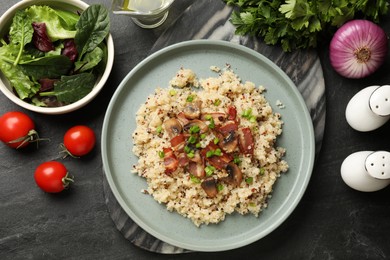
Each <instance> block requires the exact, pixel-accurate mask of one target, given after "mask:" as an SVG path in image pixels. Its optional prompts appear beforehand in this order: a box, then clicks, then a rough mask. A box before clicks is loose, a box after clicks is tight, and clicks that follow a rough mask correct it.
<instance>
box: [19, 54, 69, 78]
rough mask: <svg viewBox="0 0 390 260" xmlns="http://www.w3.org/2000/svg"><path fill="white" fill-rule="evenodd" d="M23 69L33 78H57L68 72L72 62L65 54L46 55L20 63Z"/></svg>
mask: <svg viewBox="0 0 390 260" xmlns="http://www.w3.org/2000/svg"><path fill="white" fill-rule="evenodd" d="M20 66H21V67H22V69H23V71H24V72H25V73H26V74H27V75H29V76H31V77H33V78H34V79H37V80H38V79H42V78H59V77H61V76H62V75H66V74H68V73H69V71H70V69H71V68H72V66H73V63H72V62H71V61H70V59H69V58H68V57H66V56H62V55H56V56H47V57H42V58H38V59H35V60H31V61H28V62H24V63H23V64H20Z"/></svg>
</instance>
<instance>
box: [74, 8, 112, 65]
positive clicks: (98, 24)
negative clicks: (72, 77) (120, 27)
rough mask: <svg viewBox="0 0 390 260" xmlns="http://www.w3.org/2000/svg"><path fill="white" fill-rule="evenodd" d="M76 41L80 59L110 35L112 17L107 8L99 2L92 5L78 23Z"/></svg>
mask: <svg viewBox="0 0 390 260" xmlns="http://www.w3.org/2000/svg"><path fill="white" fill-rule="evenodd" d="M76 29H77V32H76V36H75V43H76V46H77V51H78V53H79V58H78V60H79V61H80V60H81V59H82V58H83V56H84V54H85V53H87V52H90V51H92V50H93V49H95V48H96V47H97V46H98V45H99V44H100V43H101V42H102V41H103V40H104V38H105V37H106V36H107V35H108V32H109V29H110V19H109V16H108V11H107V9H106V8H105V7H104V6H102V5H99V4H95V5H90V6H89V7H88V8H87V9H86V10H85V11H84V12H83V13H82V14H81V16H80V19H79V21H78V22H77V24H76Z"/></svg>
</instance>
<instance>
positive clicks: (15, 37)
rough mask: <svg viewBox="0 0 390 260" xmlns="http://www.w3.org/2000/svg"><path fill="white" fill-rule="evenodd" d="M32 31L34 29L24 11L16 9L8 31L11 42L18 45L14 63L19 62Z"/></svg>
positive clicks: (30, 38)
mask: <svg viewBox="0 0 390 260" xmlns="http://www.w3.org/2000/svg"><path fill="white" fill-rule="evenodd" d="M33 33H34V30H33V27H32V25H31V19H29V18H28V17H27V15H26V14H25V13H24V12H22V11H17V12H16V14H15V16H14V18H13V20H12V25H11V27H10V32H9V35H10V39H11V43H12V44H14V45H17V46H19V52H18V55H17V57H16V59H15V61H14V65H16V64H18V63H19V60H20V57H21V55H22V53H23V48H24V46H25V45H26V44H27V43H29V42H31V40H32V37H33Z"/></svg>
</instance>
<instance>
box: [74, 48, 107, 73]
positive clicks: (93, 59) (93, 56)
mask: <svg viewBox="0 0 390 260" xmlns="http://www.w3.org/2000/svg"><path fill="white" fill-rule="evenodd" d="M103 57H104V53H103V50H102V49H100V48H99V47H96V48H95V49H94V50H93V51H91V52H88V53H87V54H85V56H84V58H83V60H82V61H76V62H75V69H74V70H75V71H78V72H84V71H88V70H90V69H92V68H94V67H95V66H97V65H98V64H99V63H100V61H101V60H102V59H103Z"/></svg>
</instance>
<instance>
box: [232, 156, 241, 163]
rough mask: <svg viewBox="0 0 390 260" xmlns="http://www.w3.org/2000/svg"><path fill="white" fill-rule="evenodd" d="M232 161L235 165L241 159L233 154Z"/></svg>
mask: <svg viewBox="0 0 390 260" xmlns="http://www.w3.org/2000/svg"><path fill="white" fill-rule="evenodd" d="M233 162H234V163H235V164H237V165H239V164H240V163H241V159H240V158H239V157H238V155H234V159H233Z"/></svg>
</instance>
